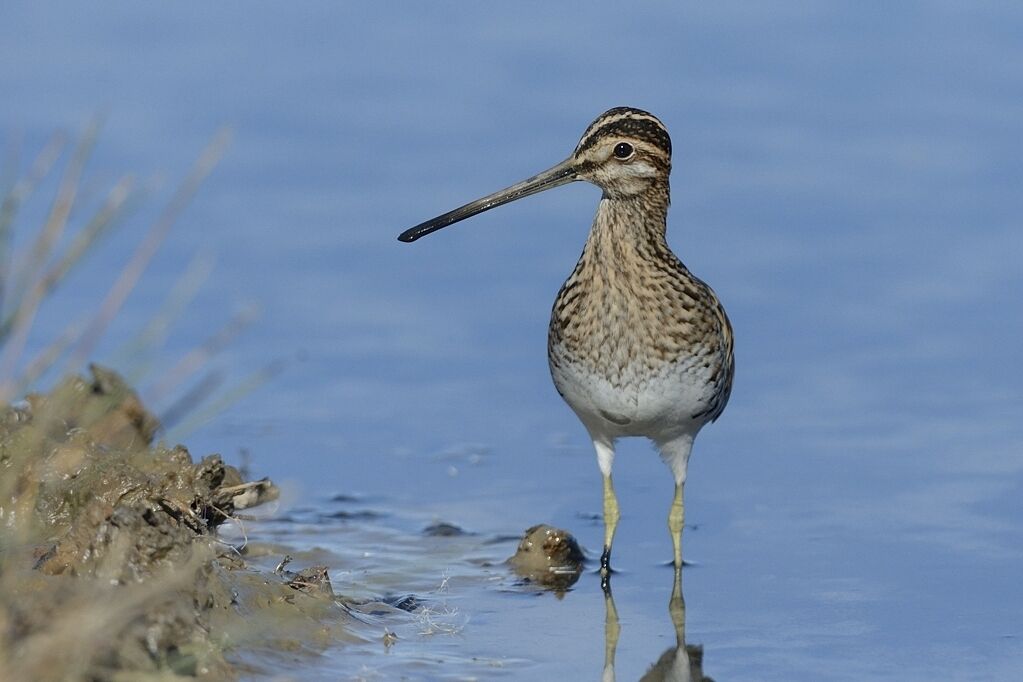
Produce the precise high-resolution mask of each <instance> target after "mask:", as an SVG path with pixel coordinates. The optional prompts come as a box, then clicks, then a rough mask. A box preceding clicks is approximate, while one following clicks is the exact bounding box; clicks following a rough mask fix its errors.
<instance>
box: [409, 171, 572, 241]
mask: <svg viewBox="0 0 1023 682" xmlns="http://www.w3.org/2000/svg"><path fill="white" fill-rule="evenodd" d="M575 180H578V177H577V176H576V172H575V168H574V167H573V165H572V163H571V159H566V160H564V161H562V162H561V163H559V164H558V165H557V166H554V168H550V169H548V170H545V171H544V172H542V173H539V174H537V175H534V176H533V177H531V178H528V179H526V180H523V181H522V182H519V183H517V184H514V185H512V186H511V187H507V188H505V189H502V190H501V191H499V192H494V193H493V194H490V195H487V196H485V197H483V198H482V199H477V200H476V201H472V202H469V203H468V204H466V205H465V206H462V207H460V208H456V209H455V210H454V211H448V212H447V213H445V214H444V215H439V216H437V217H436V218H433V219H432V220H427V221H426V222H425V223H420V224H418V225H416V226H415V227H413V228H410V229H408V230H405V231H404V232H402V233H401V234H400V235H398V240H399V241H403V242H414V241H415V240H417V239H419V238H420V237H425V236H426V235H428V234H430V233H431V232H436V231H437V230H439V229H441V228H442V227H447V226H448V225H453V224H455V223H457V222H458V221H459V220H465V219H466V218H471V217H472V216H474V215H476V214H477V213H483V211H489V210H490V209H492V208H494V207H496V206H500V205H501V204H507V203H508V202H510V201H515V200H516V199H521V198H522V197H528V196H529V195H530V194H536V193H537V192H542V191H544V190H545V189H551V188H553V187H558V186H560V185H564V184H567V183H569V182H573V181H575Z"/></svg>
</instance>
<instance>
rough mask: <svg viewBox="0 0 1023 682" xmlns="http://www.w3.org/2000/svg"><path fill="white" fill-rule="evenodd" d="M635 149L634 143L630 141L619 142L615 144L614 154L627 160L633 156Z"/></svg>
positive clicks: (617, 157)
mask: <svg viewBox="0 0 1023 682" xmlns="http://www.w3.org/2000/svg"><path fill="white" fill-rule="evenodd" d="M633 151H635V150H634V149H633V148H632V145H631V144H629V143H628V142H619V143H618V144H616V145H615V151H614V155H615V158H616V159H622V160H625V159H627V158H629V157H630V156H632V153H633Z"/></svg>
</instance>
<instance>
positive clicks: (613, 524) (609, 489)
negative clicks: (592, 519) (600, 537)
mask: <svg viewBox="0 0 1023 682" xmlns="http://www.w3.org/2000/svg"><path fill="white" fill-rule="evenodd" d="M620 517H621V514H620V513H619V511H618V498H617V497H616V496H615V489H614V485H613V484H612V483H611V474H604V551H603V552H602V553H601V555H600V570H601V572H602V573H606V572H608V571H610V570H611V542H612V541H613V540H614V537H615V528H617V526H618V519H619V518H620Z"/></svg>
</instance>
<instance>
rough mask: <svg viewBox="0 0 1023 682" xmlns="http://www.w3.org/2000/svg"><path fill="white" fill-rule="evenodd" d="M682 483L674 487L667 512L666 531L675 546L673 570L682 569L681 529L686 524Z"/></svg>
mask: <svg viewBox="0 0 1023 682" xmlns="http://www.w3.org/2000/svg"><path fill="white" fill-rule="evenodd" d="M684 487H685V484H684V483H681V484H676V485H675V499H674V500H672V502H671V511H669V512H668V530H669V531H671V541H672V544H673V545H674V546H675V568H676V569H677V570H681V569H682V528H683V526H685V524H686V508H685V503H684V501H683V493H682V491H683V488H684Z"/></svg>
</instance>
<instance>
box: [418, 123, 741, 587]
mask: <svg viewBox="0 0 1023 682" xmlns="http://www.w3.org/2000/svg"><path fill="white" fill-rule="evenodd" d="M670 173H671V138H670V137H669V136H668V131H667V130H666V129H665V127H664V124H662V123H661V122H660V121H659V120H658V119H657V117H655V116H653V115H652V114H649V113H647V112H645V111H641V110H639V109H633V108H630V107H618V108H615V109H611V110H609V111H606V112H604V113H603V114H601V115H600V116H599V117H598V118H597V120H595V121H594V122H593V123H591V124H590V126H589V127H588V128H587V129H586V132H584V133H583V136H582V139H581V140H580V141H579V144H578V145H577V146H576V148H575V151H573V152H572V155H571V156H570V157H568V158H567V159H566V160H564V161H562V162H561V163H559V164H558V165H556V166H554V167H553V168H551V169H549V170H546V171H544V172H542V173H540V174H538V175H535V176H533V177H531V178H529V179H527V180H524V181H522V182H520V183H518V184H516V185H512V186H511V187H508V188H507V189H503V190H501V191H499V192H495V193H494V194H491V195H489V196H486V197H483V198H482V199H478V200H476V201H473V202H471V203H469V204H466V205H465V206H462V207H461V208H457V209H455V210H453V211H450V212H448V213H445V214H444V215H441V216H438V217H436V218H434V219H432V220H428V221H426V222H425V223H422V224H420V225H417V226H415V227H413V228H411V229H409V230H406V231H405V232H403V233H402V234H401V235H400V236H399V237H398V239H400V240H401V241H403V242H412V241H415V240H417V239H419V238H420V237H423V236H425V235H427V234H430V233H431V232H434V231H436V230H439V229H441V228H443V227H446V226H448V225H451V224H452V223H456V222H458V221H460V220H464V219H465V218H468V217H470V216H473V215H476V214H477V213H481V212H483V211H486V210H489V209H491V208H494V207H496V206H500V205H501V204H506V203H508V202H510V201H515V200H516V199H521V198H522V197H526V196H529V195H531V194H536V193H537V192H541V191H543V190H547V189H551V188H553V187H558V186H559V185H564V184H566V183H569V182H574V181H576V180H586V181H588V182H592V183H593V184H595V185H597V186H598V187H600V188H601V190H603V196H602V197H601V199H600V204H599V206H598V207H597V216H596V218H595V219H594V221H593V227H592V228H591V230H590V235H589V237H588V238H587V240H586V245H585V247H583V253H582V256H581V257H580V258H579V262H578V263H576V266H575V270H573V271H572V274H571V275H570V276H569V278H568V280H567V281H566V282H565V284H564V285H563V286H562V287H561V291H560V292H559V293H558V297H557V299H556V300H555V301H554V310H553V311H552V313H551V324H550V329H549V332H548V345H547V354H548V359H549V361H550V369H551V376H552V377H553V379H554V385H555V386H556V387H557V389H558V393H560V394H561V396H562V397H563V398H564V399H565V401H566V402H567V403H568V404H569V406H571V408H572V409H573V410H574V411H575V413H576V415H578V417H579V419H580V420H582V423H583V425H585V427H586V430H587V431H588V432H589V434H590V438H591V439H592V440H593V446H594V448H595V449H596V451H597V463H598V465H599V466H600V471H601V473H602V474H603V478H604V551H603V553H602V555H601V568H602V569H603V570H604V573H605V575H606V574H607V572H608V571H609V570H610V559H611V543H612V541H613V540H614V534H615V527H616V525H617V523H618V519H619V511H618V500H617V497H616V496H615V492H614V487H613V485H612V483H611V464H612V461H613V460H614V455H615V441H616V440H617V439H618V438H621V437H625V436H645V437H646V438H649V439H650V440H652V441H653V442H654V444H655V445H656V446H657V448H658V450H659V451H660V454H661V457H662V459H663V460H664V461H665V463H666V464H667V465H668V467H669V468H670V469H671V472H672V475H673V476H674V479H675V497H674V500H673V502H672V504H671V510H670V512H669V513H668V528H669V529H670V531H671V535H672V541H673V543H674V558H675V566H676V568H680V567H681V566H682V528H683V526H684V523H685V507H684V502H683V491H684V486H685V481H686V470H687V467H688V463H689V454H690V452H691V451H692V447H693V440H694V439H695V438H696V434H697V433H699V431H700V429H701V428H703V426H704V425H705V424H707V423H709V422H712V421H714V420H715V419H717V418H718V417H719V416H720V415H721V412H722V410H724V409H725V405H726V404H727V402H728V397H729V394H730V393H731V390H732V376H733V374H734V359H733V354H732V327H731V324H730V323H729V321H728V317H727V316H726V315H725V310H724V308H723V307H722V306H721V303H720V302H719V301H718V298H717V296H716V295H715V294H714V292H713V291H712V290H711V288H710V287H709V286H707V285H706V284H704V283H703V282H702V281H701V280H699V279H698V278H697V277H695V276H694V275H693V274H692V273H690V272H689V270H688V269H687V268H686V267H685V266H684V265H683V264H682V262H681V261H680V260H679V259H678V258H677V257H676V256H675V254H674V253H672V251H671V249H669V248H668V243H667V241H666V240H665V230H666V221H667V213H668V204H669V201H670V193H669V185H668V176H669V174H670Z"/></svg>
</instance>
